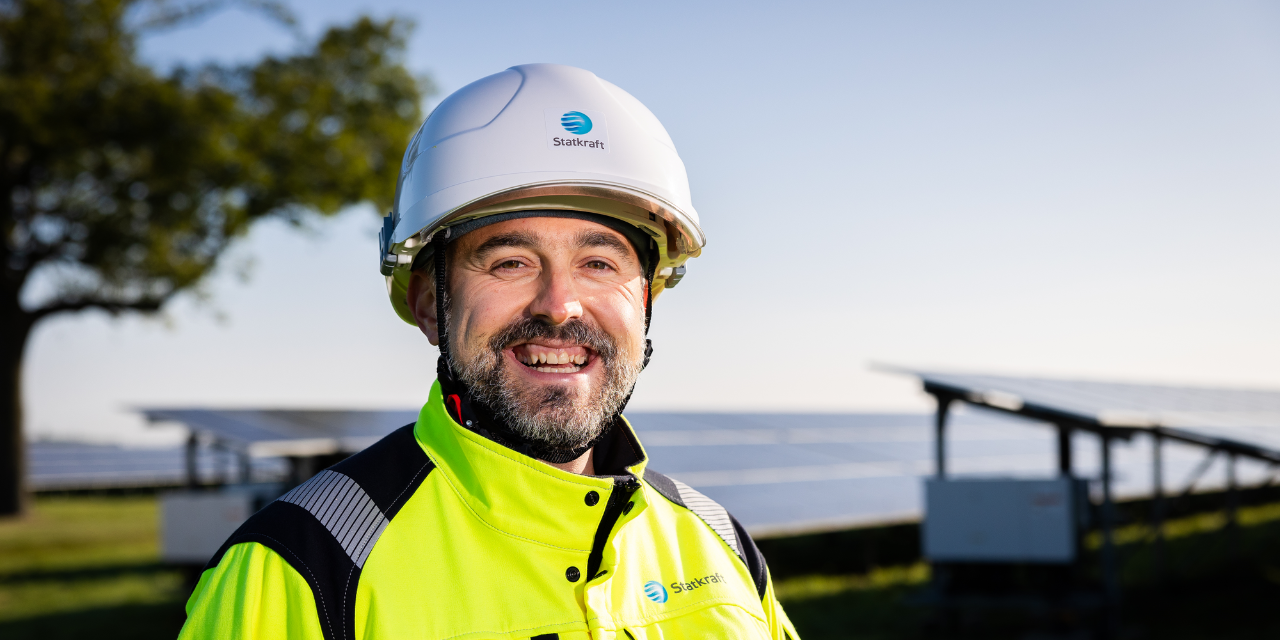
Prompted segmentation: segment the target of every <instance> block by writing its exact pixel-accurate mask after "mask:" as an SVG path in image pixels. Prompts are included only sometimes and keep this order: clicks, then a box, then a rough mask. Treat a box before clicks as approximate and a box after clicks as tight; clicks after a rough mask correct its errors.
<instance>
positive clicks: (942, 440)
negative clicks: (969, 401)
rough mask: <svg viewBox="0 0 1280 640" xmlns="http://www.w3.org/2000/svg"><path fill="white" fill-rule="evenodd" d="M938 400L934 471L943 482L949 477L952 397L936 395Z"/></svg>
mask: <svg viewBox="0 0 1280 640" xmlns="http://www.w3.org/2000/svg"><path fill="white" fill-rule="evenodd" d="M933 397H934V398H936V399H937V400H938V412H937V414H936V415H935V416H934V423H933V428H934V432H933V435H934V444H935V447H936V449H935V462H934V470H935V471H936V473H937V476H938V479H939V480H942V479H944V478H946V477H947V413H948V412H949V411H950V410H951V397H950V396H944V395H934V396H933Z"/></svg>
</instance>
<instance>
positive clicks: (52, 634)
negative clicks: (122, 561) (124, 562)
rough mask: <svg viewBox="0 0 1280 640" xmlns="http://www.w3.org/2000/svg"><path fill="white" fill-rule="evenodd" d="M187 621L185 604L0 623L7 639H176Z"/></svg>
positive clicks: (105, 609)
mask: <svg viewBox="0 0 1280 640" xmlns="http://www.w3.org/2000/svg"><path fill="white" fill-rule="evenodd" d="M185 620H186V613H185V612H184V611H183V602H182V601H181V600H174V601H172V602H160V603H153V604H134V605H120V606H114V607H102V608H99V609H82V610H80V611H71V612H63V613H56V614H50V615H44V616H38V617H34V618H24V619H22V620H11V621H4V622H0V638H4V639H5V640H63V639H64V638H65V639H67V640H71V639H73V638H74V639H77V640H79V639H81V638H94V639H95V640H116V639H117V638H118V639H121V640H123V639H125V638H130V639H137V640H152V639H155V640H160V639H161V638H163V639H164V640H173V639H174V638H176V637H178V631H179V630H181V629H182V623H183V622H184V621H185Z"/></svg>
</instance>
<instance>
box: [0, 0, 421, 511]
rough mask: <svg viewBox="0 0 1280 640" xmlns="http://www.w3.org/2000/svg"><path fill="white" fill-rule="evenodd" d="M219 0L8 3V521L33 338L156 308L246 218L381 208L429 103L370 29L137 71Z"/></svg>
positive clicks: (4, 194) (0, 283) (3, 357)
mask: <svg viewBox="0 0 1280 640" xmlns="http://www.w3.org/2000/svg"><path fill="white" fill-rule="evenodd" d="M220 4H222V3H219V2H204V3H200V2H195V3H188V4H186V5H182V6H175V5H173V4H171V3H165V2H151V3H144V2H142V1H141V0H0V220H3V225H4V228H3V234H4V241H3V243H2V244H0V252H3V253H0V269H2V270H3V273H2V275H0V327H2V330H0V515H4V514H15V513H19V512H20V511H21V510H22V509H23V506H24V504H23V503H24V490H23V478H24V474H25V471H24V460H23V457H24V442H23V436H22V408H21V400H22V397H21V395H22V391H21V372H22V358H23V351H24V349H25V347H26V342H27V339H28V337H29V336H30V335H31V331H32V328H33V327H34V326H35V325H36V324H37V323H39V322H40V321H41V320H44V319H45V318H49V317H51V316H53V315H56V314H60V313H71V312H77V311H82V310H86V309H100V310H104V311H106V312H109V313H112V314H120V313H126V312H141V313H151V312H155V311H158V310H159V309H161V308H162V307H163V306H164V305H165V303H167V302H168V301H170V300H172V299H173V298H174V296H176V295H177V294H179V293H180V292H182V291H185V290H189V289H191V288H192V287H193V286H194V285H196V284H197V283H198V282H200V280H201V278H203V277H204V276H205V275H206V274H208V273H209V272H210V270H212V269H213V268H214V267H215V265H216V264H217V262H218V258H219V256H220V255H221V254H222V253H223V251H224V250H225V249H226V248H227V246H228V245H229V243H231V242H232V241H233V240H234V239H235V238H236V237H237V236H241V235H243V234H244V233H245V232H246V231H247V230H248V228H249V227H250V225H251V224H252V223H253V222H254V221H255V220H259V219H261V218H264V217H271V216H275V217H280V216H283V217H286V218H289V219H291V220H294V221H299V220H301V219H302V216H304V215H310V212H317V213H319V214H332V213H334V212H337V211H338V210H340V209H342V208H344V207H346V206H349V205H351V204H354V203H358V202H365V201H371V202H373V203H375V204H376V205H377V206H379V207H380V208H382V209H384V210H385V208H386V207H387V206H388V204H389V202H390V200H391V197H392V191H393V190H394V188H395V182H396V176H397V172H398V170H399V160H400V157H401V155H402V154H403V153H404V148H405V144H406V143H407V142H408V140H409V137H410V136H411V135H412V133H413V128H414V127H415V126H416V125H417V124H418V123H419V122H420V121H421V112H420V106H419V105H420V103H421V101H422V99H423V98H424V97H425V95H426V94H428V93H429V92H430V91H431V89H430V84H429V82H428V81H427V80H426V79H423V78H416V77H415V76H414V75H412V74H411V73H410V72H409V71H407V70H406V69H405V68H404V66H403V64H402V58H403V53H404V45H405V37H406V35H407V30H408V28H409V27H408V26H407V25H406V24H405V23H404V22H402V21H397V20H388V21H385V22H377V21H373V20H370V19H368V18H362V19H360V20H358V21H356V22H354V23H352V24H350V25H347V26H343V27H335V28H332V29H329V30H328V32H327V33H325V34H324V36H323V37H321V38H320V39H319V40H318V41H317V42H315V43H313V44H311V45H307V46H305V47H303V49H304V50H303V51H302V52H300V53H298V54H296V55H291V56H284V57H266V58H264V59H262V60H261V61H259V62H257V63H255V64H252V65H245V66H236V67H227V66H217V65H205V66H200V67H194V68H187V67H182V68H177V69H174V70H173V71H171V72H168V73H165V74H161V73H159V72H157V71H155V70H153V69H151V68H149V67H148V66H147V65H146V64H144V63H142V62H141V61H139V60H138V58H137V54H136V43H137V40H138V38H139V37H140V34H142V33H144V32H145V29H146V25H148V24H152V25H154V24H171V23H173V22H175V21H178V20H181V19H183V18H184V17H189V16H193V15H199V14H200V13H202V12H204V11H206V10H208V9H210V8H214V7H216V6H217V5H220ZM249 4H256V5H258V6H259V7H265V8H266V9H268V10H271V11H276V12H277V13H278V14H279V15H285V16H286V19H287V15H286V14H284V13H282V10H281V9H280V7H279V5H277V4H275V3H272V2H262V1H259V2H256V3H254V2H249ZM140 16H141V17H140ZM148 16H149V17H148Z"/></svg>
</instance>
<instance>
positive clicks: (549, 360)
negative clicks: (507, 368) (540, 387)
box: [511, 343, 594, 373]
mask: <svg viewBox="0 0 1280 640" xmlns="http://www.w3.org/2000/svg"><path fill="white" fill-rule="evenodd" d="M511 352H512V354H513V355H514V356H515V357H516V360H517V361H518V362H519V363H520V364H523V365H524V366H526V367H529V368H530V369H533V370H534V371H537V372H539V373H577V372H579V371H581V370H582V369H583V368H584V367H586V366H587V364H588V363H589V362H591V360H592V358H593V357H594V356H593V355H592V352H591V350H590V349H588V348H586V347H583V346H580V345H574V346H556V347H551V346H545V345H540V344H532V343H525V344H520V345H516V346H515V347H512V348H511Z"/></svg>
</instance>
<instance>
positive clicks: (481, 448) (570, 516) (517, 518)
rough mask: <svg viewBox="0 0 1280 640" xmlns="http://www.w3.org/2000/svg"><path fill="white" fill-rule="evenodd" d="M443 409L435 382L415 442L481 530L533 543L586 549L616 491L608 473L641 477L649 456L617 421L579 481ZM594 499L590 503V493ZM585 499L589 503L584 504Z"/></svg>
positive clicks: (622, 422) (624, 424) (632, 433)
mask: <svg viewBox="0 0 1280 640" xmlns="http://www.w3.org/2000/svg"><path fill="white" fill-rule="evenodd" d="M455 413H457V412H456V411H451V410H446V408H445V398H444V396H443V394H442V393H441V390H440V383H439V382H436V383H435V384H433V385H432V386H431V395H430V396H429V397H428V399H427V404H426V405H424V406H423V407H422V411H421V412H419V414H418V422H417V425H416V426H415V427H414V437H415V438H416V439H417V441H418V444H419V445H421V446H422V448H423V450H424V451H425V452H426V454H427V456H428V457H430V458H431V460H432V461H433V462H434V463H435V464H436V472H437V473H441V474H442V475H443V476H444V478H443V479H444V480H445V481H446V482H447V483H448V484H449V488H450V489H451V490H452V491H453V492H454V493H455V494H457V496H458V498H459V499H461V500H462V501H463V502H464V503H465V504H466V505H467V507H468V508H469V509H470V510H471V512H472V513H473V514H475V516H476V517H477V518H478V519H479V520H480V521H482V522H483V523H484V524H485V525H487V526H489V527H491V528H493V529H496V530H498V531H500V532H502V533H505V534H507V535H511V536H514V537H518V538H523V539H526V540H530V541H533V542H535V543H539V544H543V545H547V546H551V547H556V548H561V549H566V550H572V551H582V552H587V551H589V550H590V549H591V546H592V541H593V538H594V536H595V533H596V527H597V525H598V524H599V522H600V518H601V514H602V513H603V510H604V505H606V504H607V503H608V499H609V495H610V494H611V493H612V492H613V491H614V486H615V483H614V480H613V478H611V477H608V476H619V475H632V476H635V477H637V478H640V477H642V476H643V475H644V468H645V465H646V464H647V461H648V459H647V457H646V455H645V452H644V449H643V447H641V445H640V442H639V439H637V438H636V435H635V431H634V430H633V429H632V428H631V425H630V424H629V423H628V422H627V421H626V419H625V418H623V417H622V416H620V415H619V416H618V417H617V418H616V419H615V420H614V424H613V426H612V428H611V430H610V432H609V433H608V435H606V437H605V438H604V439H602V440H601V441H600V443H599V444H597V445H596V452H595V460H596V465H597V471H598V472H600V473H602V474H605V475H603V476H582V475H577V474H573V473H569V472H567V471H561V470H560V469H557V468H555V467H553V466H551V465H549V464H547V463H545V462H542V461H540V460H536V459H534V458H531V457H529V456H527V455H524V454H522V453H519V452H517V451H514V450H512V449H511V448H508V447H507V446H504V445H503V444H500V443H498V442H496V441H494V440H492V439H490V438H488V437H485V435H482V434H481V433H478V432H477V431H473V430H471V429H468V428H467V427H464V426H463V425H461V424H459V423H458V421H457V420H455V419H454V417H453V415H451V414H455ZM592 491H594V492H596V493H597V494H598V499H597V500H595V501H589V500H587V494H588V493H589V492H592ZM588 502H592V504H590V505H588V504H587V503H588Z"/></svg>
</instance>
